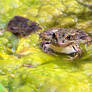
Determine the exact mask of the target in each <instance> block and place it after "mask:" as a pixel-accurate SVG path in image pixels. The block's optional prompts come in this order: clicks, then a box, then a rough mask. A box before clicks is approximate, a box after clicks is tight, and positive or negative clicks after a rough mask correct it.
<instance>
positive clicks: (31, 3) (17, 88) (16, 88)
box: [0, 0, 92, 92]
mask: <svg viewBox="0 0 92 92" xmlns="http://www.w3.org/2000/svg"><path fill="white" fill-rule="evenodd" d="M83 1H84V2H81V0H69V1H67V0H26V1H25V0H20V1H19V0H13V1H12V0H7V1H6V0H1V2H2V3H0V31H1V30H2V29H3V28H5V27H6V25H7V23H8V21H9V20H10V19H11V18H12V17H13V16H16V15H20V16H24V17H26V18H29V19H31V20H33V21H36V22H38V23H39V24H40V25H41V26H42V28H43V29H42V31H44V29H48V28H51V27H68V28H70V27H71V28H78V29H84V31H86V32H88V33H89V35H91V36H92V31H91V28H92V27H91V25H92V16H91V13H92V11H91V3H89V2H91V1H87V0H83ZM85 4H90V5H89V6H90V7H89V6H87V5H86V6H85ZM4 30H5V32H3V33H2V34H0V83H2V84H3V86H4V87H5V88H6V89H7V90H8V92H22V91H23V92H91V91H92V45H88V46H87V45H84V46H83V49H84V53H83V55H82V56H81V58H79V59H77V60H75V61H73V62H70V61H68V60H67V58H68V55H62V54H61V55H55V56H53V55H48V54H46V53H44V52H42V50H41V49H40V46H39V43H40V42H39V32H40V31H41V30H38V32H36V33H32V34H31V35H29V36H28V37H25V38H17V37H16V36H15V35H13V34H12V33H10V32H8V31H7V30H6V29H4ZM0 92H1V91H0Z"/></svg>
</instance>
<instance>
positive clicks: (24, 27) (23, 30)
mask: <svg viewBox="0 0 92 92" xmlns="http://www.w3.org/2000/svg"><path fill="white" fill-rule="evenodd" d="M39 29H41V27H40V26H39V24H38V23H36V22H34V21H31V20H29V19H27V18H24V17H21V16H15V17H14V18H12V19H11V20H10V21H9V22H8V25H7V30H8V31H10V32H12V33H13V34H15V35H16V36H18V35H20V36H22V37H23V36H28V35H29V34H30V33H32V32H35V31H37V30H39Z"/></svg>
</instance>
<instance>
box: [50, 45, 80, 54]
mask: <svg viewBox="0 0 92 92" xmlns="http://www.w3.org/2000/svg"><path fill="white" fill-rule="evenodd" d="M50 47H51V48H52V49H53V50H54V52H58V53H65V54H72V53H76V52H78V51H79V48H78V47H77V45H69V46H66V47H62V46H61V47H60V46H54V45H50Z"/></svg>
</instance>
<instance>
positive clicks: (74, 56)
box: [67, 50, 82, 61]
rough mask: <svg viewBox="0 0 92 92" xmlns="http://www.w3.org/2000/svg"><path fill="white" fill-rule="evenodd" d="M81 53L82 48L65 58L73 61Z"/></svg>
mask: <svg viewBox="0 0 92 92" xmlns="http://www.w3.org/2000/svg"><path fill="white" fill-rule="evenodd" d="M81 54H82V50H79V51H78V52H77V53H74V55H73V56H68V58H67V60H68V61H74V60H77V59H79V58H80V57H81Z"/></svg>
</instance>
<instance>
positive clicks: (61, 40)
mask: <svg viewBox="0 0 92 92" xmlns="http://www.w3.org/2000/svg"><path fill="white" fill-rule="evenodd" d="M91 42H92V38H91V37H90V36H89V35H88V34H87V33H86V32H85V31H84V30H81V29H73V28H50V29H48V30H45V31H43V32H41V33H40V48H41V49H42V51H43V52H45V53H48V54H56V53H59V54H67V55H73V56H70V57H69V60H75V59H77V58H78V57H80V56H81V55H82V53H83V50H82V48H81V44H90V43H91Z"/></svg>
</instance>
